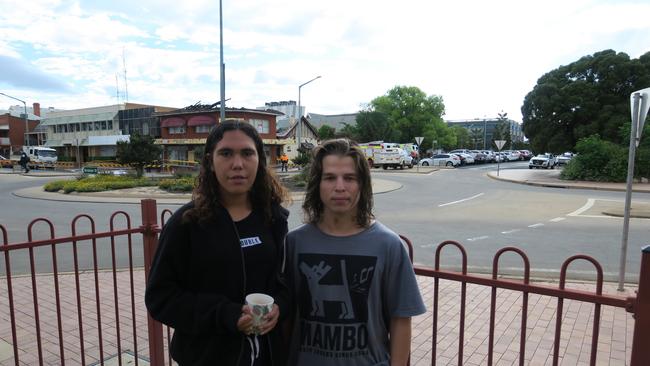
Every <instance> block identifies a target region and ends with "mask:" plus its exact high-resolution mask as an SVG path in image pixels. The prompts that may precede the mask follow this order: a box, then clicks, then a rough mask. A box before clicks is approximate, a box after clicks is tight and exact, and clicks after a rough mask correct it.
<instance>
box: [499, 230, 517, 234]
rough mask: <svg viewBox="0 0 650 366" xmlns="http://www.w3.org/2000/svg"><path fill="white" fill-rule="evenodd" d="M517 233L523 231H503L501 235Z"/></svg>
mask: <svg viewBox="0 0 650 366" xmlns="http://www.w3.org/2000/svg"><path fill="white" fill-rule="evenodd" d="M517 231H521V229H512V230H507V231H502V232H501V234H512V233H516V232H517Z"/></svg>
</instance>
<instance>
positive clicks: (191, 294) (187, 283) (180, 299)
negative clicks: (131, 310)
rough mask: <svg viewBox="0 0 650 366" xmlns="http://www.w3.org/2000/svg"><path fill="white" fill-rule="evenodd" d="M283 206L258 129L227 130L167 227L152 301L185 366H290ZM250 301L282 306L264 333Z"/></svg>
mask: <svg viewBox="0 0 650 366" xmlns="http://www.w3.org/2000/svg"><path fill="white" fill-rule="evenodd" d="M285 197H286V192H285V190H284V189H283V188H282V186H281V185H280V184H279V182H278V181H277V180H276V179H275V178H274V176H273V175H272V174H270V172H269V171H268V168H267V165H266V158H265V155H264V148H263V143H262V139H261V138H260V136H259V134H258V133H257V131H256V130H255V128H254V127H252V126H251V125H250V124H248V123H242V122H239V121H229V120H226V121H224V122H223V123H220V124H218V125H217V127H216V128H214V129H213V130H212V131H211V132H210V135H209V136H208V138H207V141H206V145H205V156H203V157H202V159H201V171H200V173H199V176H198V177H197V184H196V187H195V189H194V192H193V194H192V201H191V202H190V203H188V204H186V205H184V206H183V207H181V208H180V209H178V210H177V211H176V212H175V213H174V214H173V215H172V217H171V218H170V219H169V221H168V222H167V223H166V224H165V226H164V227H163V230H162V233H161V235H160V240H159V244H158V249H157V251H156V254H155V257H154V259H153V264H152V267H151V271H150V274H149V280H148V283H147V288H146V293H145V303H146V305H147V309H148V310H149V313H150V314H151V316H152V317H153V318H154V319H156V320H158V321H160V322H161V323H163V324H167V325H169V326H170V327H172V328H174V336H173V338H172V341H171V347H170V348H171V356H172V358H173V359H174V360H176V362H177V363H178V364H179V365H181V366H185V365H228V366H240V365H247V366H249V365H254V366H265V365H284V364H285V362H286V356H287V351H286V350H285V349H281V346H280V345H281V344H284V342H283V341H284V338H286V336H285V337H281V335H280V334H279V332H280V330H281V329H280V328H281V327H278V326H276V325H277V324H278V321H279V320H280V319H283V318H284V317H285V316H286V315H287V314H289V311H288V308H289V305H288V304H289V299H288V294H289V292H288V288H287V286H286V284H285V283H284V282H283V280H282V278H280V268H281V266H280V264H281V263H282V261H283V259H284V246H283V245H284V239H285V235H286V233H287V231H288V224H287V218H288V211H287V210H286V209H284V208H283V207H281V206H280V204H281V203H282V202H283V200H284V199H285ZM250 293H265V294H268V295H270V296H272V297H273V298H274V305H273V309H272V311H271V312H270V313H269V314H267V315H266V316H265V322H264V323H263V324H262V325H261V326H260V327H259V328H257V329H255V328H253V322H252V314H251V309H250V308H249V306H248V305H245V297H246V295H247V294H250Z"/></svg>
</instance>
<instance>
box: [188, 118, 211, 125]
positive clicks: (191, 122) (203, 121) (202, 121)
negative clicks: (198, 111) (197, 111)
mask: <svg viewBox="0 0 650 366" xmlns="http://www.w3.org/2000/svg"><path fill="white" fill-rule="evenodd" d="M214 124H215V121H214V118H212V117H210V116H194V117H191V118H190V119H189V121H187V126H188V127H192V126H205V125H214Z"/></svg>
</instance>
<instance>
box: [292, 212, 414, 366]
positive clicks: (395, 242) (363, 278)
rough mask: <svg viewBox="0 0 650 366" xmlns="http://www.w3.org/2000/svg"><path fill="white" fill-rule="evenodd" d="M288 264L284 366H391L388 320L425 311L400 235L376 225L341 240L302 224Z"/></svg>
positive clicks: (297, 231) (376, 223) (293, 237)
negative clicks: (289, 333)
mask: <svg viewBox="0 0 650 366" xmlns="http://www.w3.org/2000/svg"><path fill="white" fill-rule="evenodd" d="M287 260H288V263H287V267H286V268H287V270H286V272H287V277H288V279H289V282H290V285H291V289H292V291H293V293H294V296H295V301H296V304H297V307H298V314H297V319H296V324H295V327H294V333H293V339H292V347H291V354H290V357H289V360H290V362H289V364H290V365H310V366H320V365H323V366H325V365H327V366H330V365H358V366H365V365H389V364H390V342H389V331H390V319H391V318H393V317H411V316H415V315H419V314H422V313H424V312H425V311H426V308H425V306H424V303H423V302H422V296H421V295H420V290H419V288H418V285H417V281H416V279H415V273H414V272H413V267H412V266H411V262H410V260H409V258H408V254H407V252H406V249H405V248H404V246H403V245H402V242H401V240H400V239H399V236H397V234H395V233H394V232H392V231H391V230H390V229H388V228H387V227H386V226H384V225H382V224H381V223H379V222H377V221H376V222H374V223H373V224H372V225H371V226H370V227H369V228H367V229H366V230H364V231H362V232H361V233H358V234H355V235H352V236H346V237H337V236H331V235H327V234H325V233H323V232H322V231H321V230H320V229H318V227H316V226H315V225H312V224H305V225H302V226H300V227H298V228H296V229H294V230H292V231H291V232H290V233H289V234H288V236H287Z"/></svg>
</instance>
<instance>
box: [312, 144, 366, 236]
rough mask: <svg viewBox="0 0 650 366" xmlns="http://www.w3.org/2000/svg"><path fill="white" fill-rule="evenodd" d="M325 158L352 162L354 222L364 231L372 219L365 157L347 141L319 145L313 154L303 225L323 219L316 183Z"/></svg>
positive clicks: (317, 183) (355, 146)
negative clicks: (355, 186)
mask: <svg viewBox="0 0 650 366" xmlns="http://www.w3.org/2000/svg"><path fill="white" fill-rule="evenodd" d="M328 155H338V156H342V157H345V156H349V157H351V158H352V160H354V166H355V169H356V171H357V182H359V203H358V204H357V214H356V221H357V224H358V225H359V226H361V227H368V225H370V222H371V220H372V219H373V218H374V217H375V216H374V215H373V214H372V206H373V201H372V183H371V181H370V167H369V166H368V161H367V160H366V156H365V155H364V154H363V152H362V151H361V149H359V147H358V146H357V145H356V144H354V143H352V142H351V141H350V140H348V139H334V140H328V141H324V142H322V143H321V144H320V145H319V146H317V147H316V148H315V149H314V151H313V159H312V163H311V168H310V170H309V176H308V179H307V192H306V194H305V202H303V204H302V209H303V211H304V213H305V221H307V222H310V223H312V224H316V223H318V222H319V221H320V219H321V218H322V215H323V209H324V207H323V200H322V199H321V197H320V181H321V179H322V177H323V159H325V157H326V156H328Z"/></svg>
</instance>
